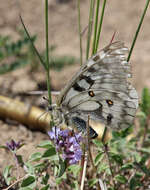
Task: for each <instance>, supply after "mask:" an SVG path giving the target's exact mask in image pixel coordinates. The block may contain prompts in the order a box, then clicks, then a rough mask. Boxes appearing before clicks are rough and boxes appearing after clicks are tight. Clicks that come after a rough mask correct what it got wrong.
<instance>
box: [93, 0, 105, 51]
mask: <svg viewBox="0 0 150 190" xmlns="http://www.w3.org/2000/svg"><path fill="white" fill-rule="evenodd" d="M105 5H106V0H104V2H103V7H102V13H101V17H100V23H99V27H98V34H97V39H96V47H95V52H94V53H96V52H97V49H98V45H99V39H100V34H101V30H102V24H103V18H104V12H105Z"/></svg>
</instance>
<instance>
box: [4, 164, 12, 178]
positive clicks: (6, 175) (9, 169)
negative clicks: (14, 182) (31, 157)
mask: <svg viewBox="0 0 150 190" xmlns="http://www.w3.org/2000/svg"><path fill="white" fill-rule="evenodd" d="M12 168H13V165H9V166H6V167H5V168H4V171H3V176H4V178H5V180H6V179H7V178H8V177H9V176H10V172H11V169H12Z"/></svg>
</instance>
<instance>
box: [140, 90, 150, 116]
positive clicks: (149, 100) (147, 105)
mask: <svg viewBox="0 0 150 190" xmlns="http://www.w3.org/2000/svg"><path fill="white" fill-rule="evenodd" d="M140 107H141V111H143V112H144V113H145V114H146V115H149V114H150V91H149V89H148V88H143V91H142V100H141V104H140Z"/></svg>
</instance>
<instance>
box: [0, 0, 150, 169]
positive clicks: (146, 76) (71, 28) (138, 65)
mask: <svg viewBox="0 0 150 190" xmlns="http://www.w3.org/2000/svg"><path fill="white" fill-rule="evenodd" d="M144 5H145V2H144V1H143V0H138V1H137V0H126V1H120V0H115V1H108V2H107V4H106V12H105V16H104V23H103V29H102V35H101V40H100V45H99V46H100V49H101V48H103V47H104V46H105V45H107V44H108V43H109V42H110V40H111V38H112V35H113V33H114V31H116V35H115V40H121V41H124V42H125V44H126V46H127V47H129V48H130V46H131V43H132V40H133V36H134V35H135V32H136V28H137V25H138V23H139V19H140V17H141V14H142V11H143V8H144ZM88 11H89V1H87V0H82V1H81V24H82V30H84V29H85V28H86V27H87V23H88V14H89V12H88ZM19 14H21V16H22V18H23V20H24V23H25V25H26V27H27V29H28V31H29V33H30V35H31V37H32V39H33V41H34V43H35V45H36V47H37V49H38V50H39V52H40V54H41V55H42V56H43V58H44V52H45V28H44V24H45V23H44V1H41V0H30V1H17V0H16V1H11V0H5V1H4V0H3V1H1V3H0V89H1V94H0V95H5V96H9V97H11V98H14V99H18V100H21V101H23V102H25V103H26V104H28V103H29V104H32V105H37V106H40V107H44V105H43V104H45V103H43V99H42V97H37V96H36V97H33V96H26V97H25V96H23V95H21V94H22V93H24V92H29V91H32V90H46V75H45V71H44V69H43V68H42V66H41V65H40V64H39V60H38V58H37V57H36V55H35V53H34V52H33V50H32V48H31V45H30V42H29V40H28V39H27V38H26V36H25V34H24V32H23V27H22V25H21V21H20V18H19ZM149 40H150V11H147V14H146V17H145V20H144V23H143V26H142V29H141V31H140V34H139V37H138V39H137V42H136V45H135V49H134V51H133V54H132V56H131V59H130V61H131V62H132V73H133V78H132V83H133V85H134V86H135V88H136V89H137V91H138V93H139V97H140V96H141V91H142V88H143V87H144V86H147V87H149V88H150V53H149V52H150V42H149ZM49 45H50V50H51V51H50V62H51V67H52V71H51V82H52V90H60V89H61V88H63V86H64V85H65V84H66V83H67V81H69V80H70V78H71V77H72V75H73V74H74V73H75V72H76V71H77V70H78V69H79V68H80V65H79V55H80V53H79V37H78V20H77V2H76V1H75V0H49ZM83 46H84V48H83V49H84V50H85V47H86V32H85V33H84V35H83ZM84 60H85V51H84ZM0 129H1V138H0V144H5V142H6V141H8V140H10V139H11V138H13V139H15V140H23V141H25V142H26V143H27V145H26V146H24V147H23V148H22V150H21V151H23V152H24V153H26V156H28V155H29V154H30V153H31V152H32V150H33V148H34V146H35V145H37V144H38V143H39V142H40V141H41V140H43V139H47V138H48V137H47V136H46V135H45V134H43V133H41V132H31V131H30V130H28V129H27V128H26V127H25V126H24V125H22V124H18V123H16V122H12V121H9V120H0ZM4 158H5V159H4ZM8 160H9V155H7V154H6V152H5V151H3V150H2V153H1V155H0V163H4V165H6V164H7V163H8ZM1 167H2V165H1V164H0V169H1Z"/></svg>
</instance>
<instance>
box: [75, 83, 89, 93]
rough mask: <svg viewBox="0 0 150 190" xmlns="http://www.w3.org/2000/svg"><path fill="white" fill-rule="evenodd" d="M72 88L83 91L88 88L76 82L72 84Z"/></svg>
mask: <svg viewBox="0 0 150 190" xmlns="http://www.w3.org/2000/svg"><path fill="white" fill-rule="evenodd" d="M72 88H73V89H74V90H76V91H78V92H83V91H85V90H86V89H85V88H83V87H81V86H79V85H78V83H75V84H74V85H73V86H72Z"/></svg>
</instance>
